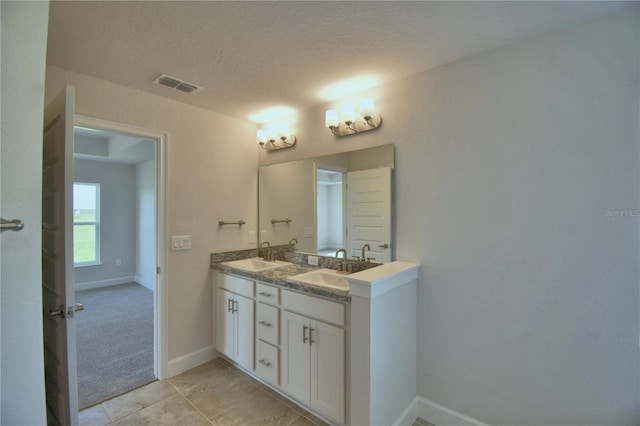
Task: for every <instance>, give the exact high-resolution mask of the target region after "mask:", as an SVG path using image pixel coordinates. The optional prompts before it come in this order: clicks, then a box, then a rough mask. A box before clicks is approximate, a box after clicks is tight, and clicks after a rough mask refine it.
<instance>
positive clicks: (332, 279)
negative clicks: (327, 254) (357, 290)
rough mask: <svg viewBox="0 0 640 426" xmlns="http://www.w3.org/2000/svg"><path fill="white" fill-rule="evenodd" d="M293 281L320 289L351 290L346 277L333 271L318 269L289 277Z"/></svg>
mask: <svg viewBox="0 0 640 426" xmlns="http://www.w3.org/2000/svg"><path fill="white" fill-rule="evenodd" d="M288 278H289V279H290V280H292V281H297V282H300V283H303V284H310V285H314V286H319V287H329V288H333V289H337V290H347V291H348V290H349V281H347V279H346V278H345V277H344V275H340V274H338V272H337V271H334V270H333V269H316V270H315V271H311V272H306V273H304V274H300V275H294V276H291V277H288Z"/></svg>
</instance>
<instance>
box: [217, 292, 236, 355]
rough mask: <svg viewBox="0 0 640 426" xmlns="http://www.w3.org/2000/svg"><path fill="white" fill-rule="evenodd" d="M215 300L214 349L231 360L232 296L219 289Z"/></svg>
mask: <svg viewBox="0 0 640 426" xmlns="http://www.w3.org/2000/svg"><path fill="white" fill-rule="evenodd" d="M216 299H217V303H216V349H217V350H218V351H220V352H222V353H223V354H225V355H226V356H228V357H229V358H231V359H233V358H234V356H235V345H234V340H235V338H234V334H235V332H234V328H235V327H234V318H233V317H234V316H233V313H232V312H231V304H232V303H233V294H231V293H229V292H228V291H226V290H223V289H220V288H219V289H218V291H217V293H216Z"/></svg>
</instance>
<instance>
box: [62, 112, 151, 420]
mask: <svg viewBox="0 0 640 426" xmlns="http://www.w3.org/2000/svg"><path fill="white" fill-rule="evenodd" d="M74 139H75V143H74V207H73V218H74V224H73V228H74V270H75V273H74V276H75V280H74V281H75V282H74V290H75V298H76V302H78V303H82V304H84V309H85V311H84V312H83V313H82V314H81V315H77V316H76V323H77V325H76V338H77V347H76V355H77V371H78V402H79V403H78V408H79V409H80V410H82V409H84V408H87V407H89V406H92V405H95V404H97V403H100V402H102V401H104V400H107V399H110V398H113V397H114V396H117V395H120V394H122V393H125V392H128V391H130V390H132V389H135V388H137V387H139V386H142V385H144V384H147V383H150V382H152V381H154V380H156V379H157V378H159V377H160V374H159V370H160V368H159V359H160V351H159V346H160V342H159V336H161V333H159V332H158V330H159V328H160V324H161V321H160V320H159V318H160V316H159V312H160V311H161V310H160V309H159V300H160V296H161V293H162V292H161V286H160V276H159V275H158V271H159V265H160V264H161V256H162V252H161V250H159V246H160V245H159V241H162V239H161V238H160V229H162V228H161V226H160V221H161V218H162V215H161V214H160V213H161V211H162V210H161V209H160V208H159V206H160V202H159V201H160V199H161V196H160V195H161V192H160V187H161V179H160V176H161V173H160V171H161V167H160V158H159V157H160V152H161V141H162V139H161V138H159V137H158V136H157V135H154V134H150V133H149V132H145V131H143V130H140V129H135V128H129V127H127V126H123V125H119V124H116V123H109V122H105V121H101V120H94V119H88V118H83V117H78V116H76V120H75V127H74Z"/></svg>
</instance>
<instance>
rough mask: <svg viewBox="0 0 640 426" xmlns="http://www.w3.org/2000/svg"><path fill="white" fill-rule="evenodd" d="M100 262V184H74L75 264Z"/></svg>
mask: <svg viewBox="0 0 640 426" xmlns="http://www.w3.org/2000/svg"><path fill="white" fill-rule="evenodd" d="M99 264H100V184H99V183H74V184H73V265H74V266H76V267H79V266H91V265H99Z"/></svg>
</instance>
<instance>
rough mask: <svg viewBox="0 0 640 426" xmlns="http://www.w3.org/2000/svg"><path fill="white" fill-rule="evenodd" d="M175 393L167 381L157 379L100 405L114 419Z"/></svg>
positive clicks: (176, 392)
mask: <svg viewBox="0 0 640 426" xmlns="http://www.w3.org/2000/svg"><path fill="white" fill-rule="evenodd" d="M177 394H178V391H176V390H175V388H174V387H173V386H171V385H170V384H169V383H167V382H159V381H158V382H153V383H150V384H148V385H146V386H143V387H141V388H138V389H136V390H133V391H131V392H129V393H125V394H124V395H121V396H118V397H116V398H113V399H110V400H108V401H105V402H103V403H102V406H103V407H104V409H105V410H106V411H107V414H109V417H111V419H113V420H114V421H115V420H119V419H121V418H123V417H125V416H128V415H129V414H132V413H135V412H136V411H139V410H141V409H143V408H145V407H148V406H150V405H152V404H155V403H156V402H159V401H162V400H163V399H166V398H168V397H170V396H173V395H177Z"/></svg>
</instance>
